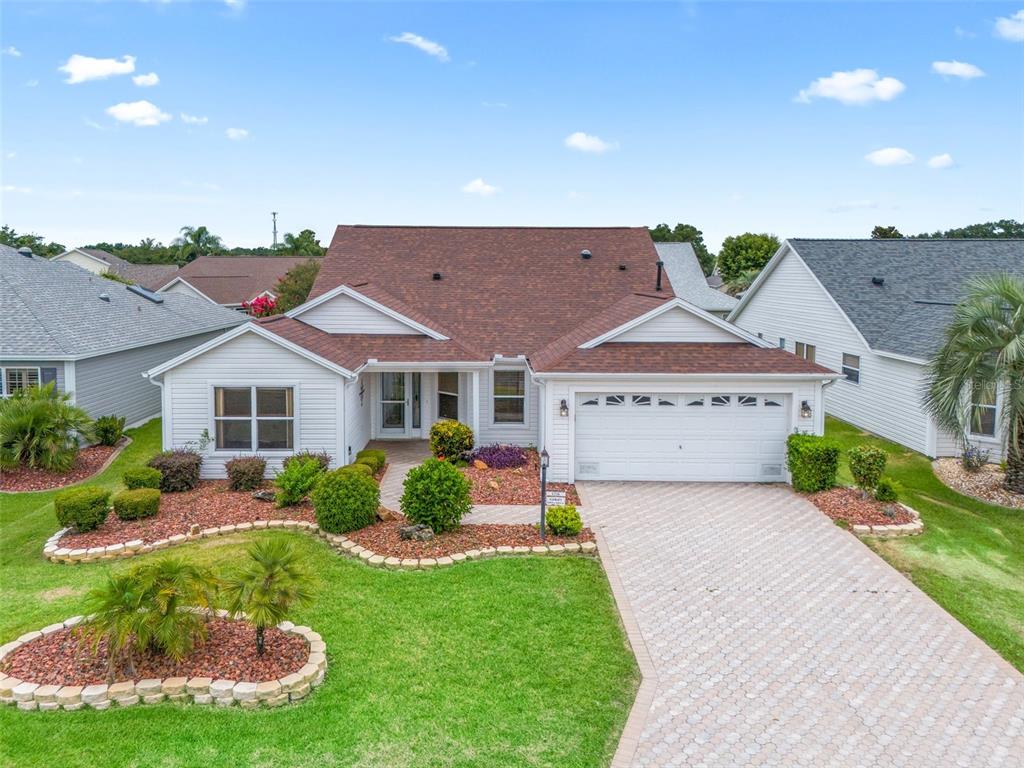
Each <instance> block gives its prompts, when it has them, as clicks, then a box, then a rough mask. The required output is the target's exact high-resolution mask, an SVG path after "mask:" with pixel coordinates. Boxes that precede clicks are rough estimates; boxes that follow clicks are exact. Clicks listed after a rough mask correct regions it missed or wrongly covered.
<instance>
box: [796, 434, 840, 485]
mask: <svg viewBox="0 0 1024 768" xmlns="http://www.w3.org/2000/svg"><path fill="white" fill-rule="evenodd" d="M786 467H787V468H788V469H789V472H790V474H791V475H792V478H793V488H794V489H795V490H798V491H801V492H803V493H817V492H818V491H827V490H828V489H829V488H832V487H834V486H835V484H836V476H837V475H838V474H839V445H838V444H837V443H835V442H833V441H832V440H828V439H826V438H824V437H820V436H818V435H804V434H800V433H797V434H794V435H790V436H789V439H788V440H787V441H786Z"/></svg>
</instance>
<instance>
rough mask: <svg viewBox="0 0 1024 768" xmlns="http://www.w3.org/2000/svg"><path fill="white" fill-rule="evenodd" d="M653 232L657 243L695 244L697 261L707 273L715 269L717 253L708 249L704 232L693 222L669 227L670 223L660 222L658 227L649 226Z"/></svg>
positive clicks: (652, 237)
mask: <svg viewBox="0 0 1024 768" xmlns="http://www.w3.org/2000/svg"><path fill="white" fill-rule="evenodd" d="M648 229H649V230H650V232H651V240H653V241H654V242H656V243H689V244H690V245H692V246H693V252H694V253H696V254H697V261H699V262H700V268H701V269H703V270H704V274H705V275H710V274H711V273H712V272H714V271H715V254H713V253H711V251H709V250H708V247H707V245H705V244H704V233H703V232H701V231H700V230H699V229H697V228H696V227H695V226H693V225H692V224H676V225H675V226H674V227H672V228H671V229H669V226H668V224H659V225H658V226H656V227H648Z"/></svg>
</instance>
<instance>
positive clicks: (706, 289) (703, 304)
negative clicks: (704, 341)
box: [654, 243, 736, 312]
mask: <svg viewBox="0 0 1024 768" xmlns="http://www.w3.org/2000/svg"><path fill="white" fill-rule="evenodd" d="M654 247H655V248H656V249H657V251H658V258H659V259H661V260H662V261H663V262H665V271H666V272H668V279H669V280H671V281H672V288H673V289H674V290H675V292H676V296H678V297H679V298H681V299H683V300H685V301H688V302H690V303H691V304H696V305H697V306H698V307H700V308H701V309H703V310H706V311H708V312H728V311H730V310H731V309H732V308H733V307H735V306H736V299H734V298H733V297H732V296H729V295H727V294H725V293H722V292H721V291H717V290H715V289H714V288H712V287H711V286H710V285H708V281H707V278H706V277H705V276H704V270H703V269H701V267H700V262H699V261H698V260H697V254H696V253H694V251H693V246H692V245H690V244H689V243H655V244H654Z"/></svg>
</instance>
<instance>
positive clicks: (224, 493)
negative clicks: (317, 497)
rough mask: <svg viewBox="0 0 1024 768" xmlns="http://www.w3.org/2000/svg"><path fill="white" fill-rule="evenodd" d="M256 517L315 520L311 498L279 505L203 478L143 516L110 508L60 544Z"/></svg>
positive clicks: (148, 535) (165, 533)
mask: <svg viewBox="0 0 1024 768" xmlns="http://www.w3.org/2000/svg"><path fill="white" fill-rule="evenodd" d="M254 520H305V521H307V522H310V523H313V522H316V517H315V516H314V515H313V505H312V504H310V503H309V502H308V501H307V502H303V503H302V504H300V505H298V506H295V507H285V508H283V509H278V508H277V507H276V506H275V505H274V502H272V501H269V502H268V501H257V500H256V499H254V498H253V497H252V492H251V491H230V490H228V484H227V481H226V480H202V481H200V483H199V485H198V486H197V487H196V488H195V489H193V490H191V491H183V492H181V493H165V494H163V495H162V496H161V497H160V511H159V512H157V514H156V515H155V516H154V517H148V518H145V519H143V520H128V521H125V520H120V519H119V518H118V517H117V515H115V514H114V513H113V512H111V513H110V514H109V515H108V516H107V519H106V521H105V522H104V523H103V525H101V526H100V527H99V528H97V529H96V530H95V531H89V532H88V533H69V534H68V535H67V536H64V537H63V538H62V539H61V540H60V542H59V545H60V546H61V547H68V548H69V549H82V548H88V547H105V546H107V545H108V544H122V543H124V542H126V541H132V540H133V539H142V541H144V542H146V543H147V544H148V543H150V542H153V541H156V540H157V539H166V538H169V537H170V536H174V535H175V534H179V533H188V532H189V529H190V528H191V527H192V526H193V525H198V526H199V527H200V528H215V527H217V526H220V525H235V524H237V523H251V522H252V521H254Z"/></svg>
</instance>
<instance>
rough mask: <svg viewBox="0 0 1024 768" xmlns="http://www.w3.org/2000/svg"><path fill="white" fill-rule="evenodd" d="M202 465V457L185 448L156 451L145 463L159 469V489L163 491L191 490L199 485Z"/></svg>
mask: <svg viewBox="0 0 1024 768" xmlns="http://www.w3.org/2000/svg"><path fill="white" fill-rule="evenodd" d="M202 465H203V457H202V456H200V455H199V453H197V452H196V451H191V450H188V449H186V448H179V449H178V450H176V451H164V452H163V453H158V454H157V455H156V456H154V457H153V458H152V459H150V460H149V463H148V464H147V466H150V467H153V469H158V470H160V474H161V478H160V490H161V491H163V492H164V493H178V492H181V491H191V490H192V489H193V488H195V487H196V486H197V485H199V468H200V467H201V466H202Z"/></svg>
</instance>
